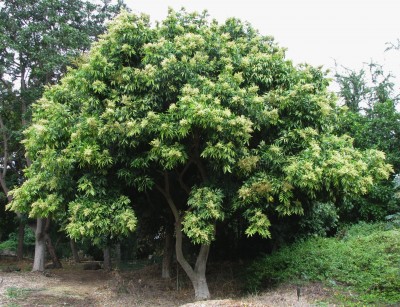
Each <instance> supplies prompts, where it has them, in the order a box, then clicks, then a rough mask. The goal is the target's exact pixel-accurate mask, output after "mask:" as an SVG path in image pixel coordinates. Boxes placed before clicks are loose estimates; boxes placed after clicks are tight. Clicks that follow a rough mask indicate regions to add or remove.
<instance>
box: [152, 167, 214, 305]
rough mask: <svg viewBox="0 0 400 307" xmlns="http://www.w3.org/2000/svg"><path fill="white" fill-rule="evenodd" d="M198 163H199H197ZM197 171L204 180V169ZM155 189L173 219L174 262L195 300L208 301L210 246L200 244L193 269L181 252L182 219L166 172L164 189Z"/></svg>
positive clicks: (181, 175) (185, 187)
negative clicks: (189, 283)
mask: <svg viewBox="0 0 400 307" xmlns="http://www.w3.org/2000/svg"><path fill="white" fill-rule="evenodd" d="M199 163H200V162H199ZM188 165H189V164H188ZM186 170H187V167H185V169H184V170H183V171H182V173H181V174H180V176H179V177H180V182H181V183H182V177H183V174H184V172H185V171H186ZM199 171H200V173H201V176H202V178H203V179H205V178H206V176H205V172H204V168H203V167H199ZM181 185H182V186H183V188H184V190H185V191H187V192H189V189H188V188H187V186H186V185H184V184H181ZM156 188H157V189H158V190H159V191H160V192H161V193H162V194H163V196H164V197H165V200H166V201H167V203H168V206H169V207H170V209H171V211H172V214H173V215H174V219H175V235H176V240H175V252H176V260H177V261H178V263H179V264H180V265H181V267H182V269H183V270H184V271H185V273H186V275H187V276H188V277H189V279H190V281H191V282H192V285H193V288H194V295H195V299H196V300H208V299H209V298H210V297H211V295H210V291H209V290H208V285H207V280H206V266H207V259H208V254H209V252H210V245H206V244H202V245H201V247H200V251H199V254H198V256H197V260H196V264H195V266H194V268H192V266H191V265H190V264H189V262H188V261H187V260H186V259H185V257H184V255H183V251H182V239H183V233H182V217H181V216H180V213H179V211H178V208H177V207H176V205H175V203H174V201H173V199H172V196H171V193H170V184H169V176H168V173H167V172H164V188H162V187H161V186H159V185H157V184H156Z"/></svg>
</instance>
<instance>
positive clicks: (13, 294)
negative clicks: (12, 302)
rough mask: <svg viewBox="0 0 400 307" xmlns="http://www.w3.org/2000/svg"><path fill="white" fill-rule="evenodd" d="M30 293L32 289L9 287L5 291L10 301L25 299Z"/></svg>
mask: <svg viewBox="0 0 400 307" xmlns="http://www.w3.org/2000/svg"><path fill="white" fill-rule="evenodd" d="M32 291H33V290H32V289H26V288H17V287H9V288H7V289H6V295H7V297H9V298H12V299H23V298H26V297H27V296H28V295H29V293H31V292H32Z"/></svg>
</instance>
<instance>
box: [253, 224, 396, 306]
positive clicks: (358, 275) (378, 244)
mask: <svg viewBox="0 0 400 307" xmlns="http://www.w3.org/2000/svg"><path fill="white" fill-rule="evenodd" d="M308 281H310V282H311V281H319V282H323V283H324V284H326V285H328V286H331V287H334V288H336V289H338V290H340V291H338V295H337V296H336V299H338V300H339V301H340V302H342V303H344V304H345V305H346V306H351V305H353V306H359V305H360V306H361V305H365V304H398V303H400V230H399V229H398V228H392V229H390V230H388V229H386V227H385V224H383V223H380V224H365V223H362V224H358V225H354V226H352V227H350V228H348V229H345V230H343V231H341V232H340V233H339V236H338V237H336V238H312V239H308V240H305V241H302V242H297V243H295V244H293V245H290V246H287V247H285V248H282V249H281V250H279V251H277V252H275V253H273V254H271V255H266V256H264V257H262V258H260V259H259V260H257V261H255V262H254V263H253V264H252V265H251V267H250V270H249V271H248V274H247V285H248V288H249V289H250V290H253V291H254V290H259V289H260V288H262V287H264V286H268V285H273V284H279V283H283V282H296V283H299V284H301V283H305V282H308ZM349 293H352V295H348V294H349Z"/></svg>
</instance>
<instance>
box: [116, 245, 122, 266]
mask: <svg viewBox="0 0 400 307" xmlns="http://www.w3.org/2000/svg"><path fill="white" fill-rule="evenodd" d="M115 265H116V266H117V268H119V267H120V265H121V243H117V244H115Z"/></svg>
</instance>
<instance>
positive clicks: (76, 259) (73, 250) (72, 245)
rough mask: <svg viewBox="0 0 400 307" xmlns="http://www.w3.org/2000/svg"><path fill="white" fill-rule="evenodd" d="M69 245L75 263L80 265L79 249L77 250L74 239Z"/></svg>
mask: <svg viewBox="0 0 400 307" xmlns="http://www.w3.org/2000/svg"><path fill="white" fill-rule="evenodd" d="M69 245H70V246H71V251H72V257H73V258H74V262H75V263H80V262H81V259H79V254H78V249H77V248H76V243H75V240H74V239H70V240H69Z"/></svg>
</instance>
